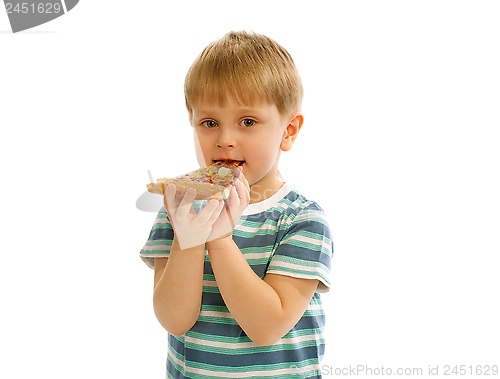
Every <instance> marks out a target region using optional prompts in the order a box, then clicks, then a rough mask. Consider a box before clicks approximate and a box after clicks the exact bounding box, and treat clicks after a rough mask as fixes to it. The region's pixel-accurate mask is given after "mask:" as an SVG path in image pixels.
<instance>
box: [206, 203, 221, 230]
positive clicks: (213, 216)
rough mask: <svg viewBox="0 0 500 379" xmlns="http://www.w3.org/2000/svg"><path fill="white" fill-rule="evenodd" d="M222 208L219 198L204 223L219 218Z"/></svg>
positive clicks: (210, 222) (211, 222) (212, 221)
mask: <svg viewBox="0 0 500 379" xmlns="http://www.w3.org/2000/svg"><path fill="white" fill-rule="evenodd" d="M223 209H224V202H223V201H222V200H219V201H218V204H217V206H216V207H215V209H214V210H213V212H212V213H211V214H210V217H209V218H208V220H207V222H206V223H209V224H210V225H212V224H213V223H214V222H215V221H216V220H217V219H218V218H219V216H220V214H221V212H222V210H223Z"/></svg>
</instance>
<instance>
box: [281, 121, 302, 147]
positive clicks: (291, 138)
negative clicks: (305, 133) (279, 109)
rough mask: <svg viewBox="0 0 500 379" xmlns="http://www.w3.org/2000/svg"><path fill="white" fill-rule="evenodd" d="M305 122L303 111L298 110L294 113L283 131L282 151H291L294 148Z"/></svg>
mask: <svg viewBox="0 0 500 379" xmlns="http://www.w3.org/2000/svg"><path fill="white" fill-rule="evenodd" d="M303 123H304V115H303V114H302V113H300V112H297V113H294V114H293V115H292V117H291V120H290V122H289V123H288V125H287V127H286V128H285V131H284V132H283V138H282V140H281V145H280V147H281V150H282V151H290V150H291V149H292V147H293V144H294V142H295V139H296V138H297V136H298V134H299V131H300V128H302V124H303Z"/></svg>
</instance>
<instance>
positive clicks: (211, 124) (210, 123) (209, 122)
mask: <svg viewBox="0 0 500 379" xmlns="http://www.w3.org/2000/svg"><path fill="white" fill-rule="evenodd" d="M201 124H202V125H205V126H206V127H207V128H215V127H216V126H217V123H216V122H215V121H214V120H207V121H203V122H202V123H201Z"/></svg>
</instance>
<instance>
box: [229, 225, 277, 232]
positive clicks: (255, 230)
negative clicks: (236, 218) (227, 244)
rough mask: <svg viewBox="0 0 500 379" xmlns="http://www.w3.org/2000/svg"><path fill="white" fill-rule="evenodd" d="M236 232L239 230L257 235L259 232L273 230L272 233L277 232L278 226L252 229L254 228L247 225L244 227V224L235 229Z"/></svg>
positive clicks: (263, 226)
mask: <svg viewBox="0 0 500 379" xmlns="http://www.w3.org/2000/svg"><path fill="white" fill-rule="evenodd" d="M235 229H236V230H239V231H241V232H244V233H250V234H255V233H257V232H258V231H259V230H272V231H274V232H275V231H276V226H275V225H270V224H264V225H262V226H260V227H256V228H254V227H252V226H247V225H243V224H238V225H236V227H235Z"/></svg>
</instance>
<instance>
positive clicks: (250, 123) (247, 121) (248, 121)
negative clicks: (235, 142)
mask: <svg viewBox="0 0 500 379" xmlns="http://www.w3.org/2000/svg"><path fill="white" fill-rule="evenodd" d="M240 125H241V126H246V127H249V126H254V125H255V121H254V120H252V119H250V118H246V119H244V120H243V121H241V122H240Z"/></svg>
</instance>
